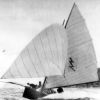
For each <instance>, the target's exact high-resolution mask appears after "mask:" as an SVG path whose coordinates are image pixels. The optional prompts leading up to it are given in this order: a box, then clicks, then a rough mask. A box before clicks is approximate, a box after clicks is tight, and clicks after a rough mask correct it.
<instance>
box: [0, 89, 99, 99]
mask: <svg viewBox="0 0 100 100" xmlns="http://www.w3.org/2000/svg"><path fill="white" fill-rule="evenodd" d="M23 91H24V89H20V88H17V89H14V88H2V89H0V100H28V99H26V98H23V97H22V95H23ZM58 98H59V99H58ZM39 100H41V99H39ZM42 100H100V88H89V89H79V88H78V89H77V88H67V89H65V92H64V93H61V94H56V95H54V94H53V95H48V96H47V97H45V98H43V99H42Z"/></svg>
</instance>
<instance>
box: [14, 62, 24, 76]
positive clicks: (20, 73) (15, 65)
mask: <svg viewBox="0 0 100 100" xmlns="http://www.w3.org/2000/svg"><path fill="white" fill-rule="evenodd" d="M14 64H15V66H16V69H17V72H18V73H19V74H20V75H21V76H22V77H23V75H22V74H21V73H20V71H19V69H18V67H17V64H16V61H15V63H14Z"/></svg>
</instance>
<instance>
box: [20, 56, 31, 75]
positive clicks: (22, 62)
mask: <svg viewBox="0 0 100 100" xmlns="http://www.w3.org/2000/svg"><path fill="white" fill-rule="evenodd" d="M20 57H21V59H22V63H23V65H24V67H25V69H26V71H27V73H28V75H29V76H30V77H31V74H30V73H29V71H28V68H27V67H26V65H25V63H24V61H23V58H22V56H21V55H20Z"/></svg>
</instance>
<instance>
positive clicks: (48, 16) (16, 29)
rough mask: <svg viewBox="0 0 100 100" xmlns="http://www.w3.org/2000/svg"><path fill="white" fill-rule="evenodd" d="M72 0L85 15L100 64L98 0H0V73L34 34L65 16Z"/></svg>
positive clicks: (99, 6) (99, 9) (99, 2)
mask: <svg viewBox="0 0 100 100" xmlns="http://www.w3.org/2000/svg"><path fill="white" fill-rule="evenodd" d="M74 1H75V2H76V4H77V6H78V8H79V10H80V12H81V14H82V15H83V17H84V18H85V21H86V24H87V27H88V29H89V32H90V34H91V36H92V39H93V43H94V46H95V51H96V56H97V62H98V66H100V52H99V51H100V0H0V76H1V75H2V74H3V73H4V72H5V71H6V70H7V68H8V67H9V66H10V65H11V63H12V62H13V60H14V59H15V58H16V57H17V56H18V54H19V53H20V52H21V50H22V49H23V48H24V47H25V46H26V45H27V44H28V43H29V41H31V40H32V38H34V36H36V34H38V33H39V32H40V31H41V30H42V29H44V28H45V27H47V26H48V25H50V24H53V23H59V24H62V22H63V20H64V19H67V18H68V15H69V12H70V10H71V8H72V5H73V3H74Z"/></svg>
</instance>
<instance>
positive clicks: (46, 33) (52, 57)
mask: <svg viewBox="0 0 100 100" xmlns="http://www.w3.org/2000/svg"><path fill="white" fill-rule="evenodd" d="M46 35H47V40H48V44H49V49H50V52H51V55H52V58H53V60H54V54H53V52H52V49H51V45H50V42H49V41H50V40H49V38H48V34H47V32H46ZM53 62H54V61H53Z"/></svg>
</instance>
